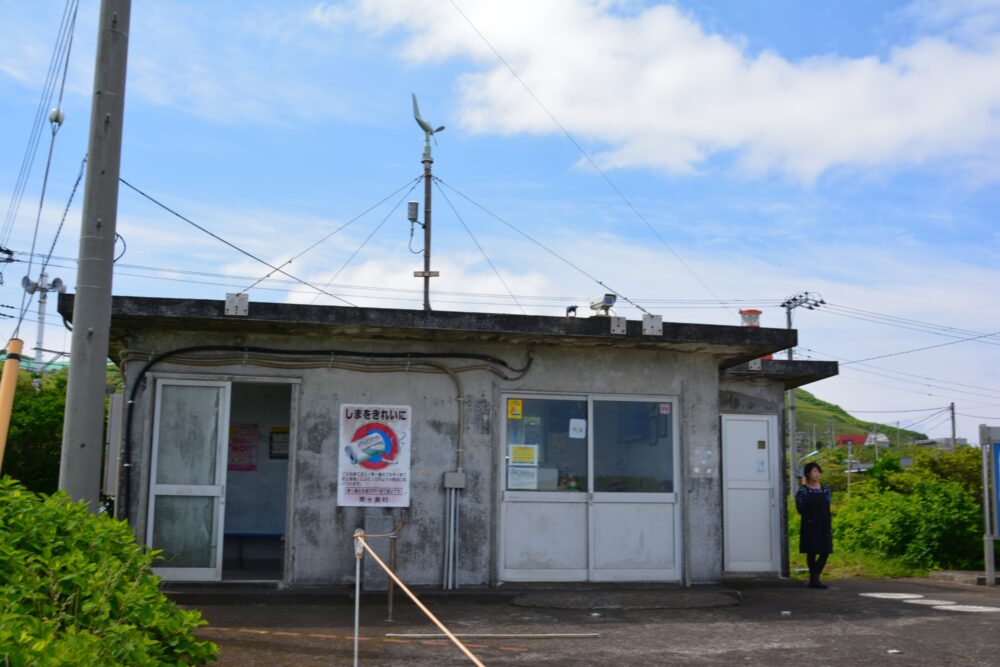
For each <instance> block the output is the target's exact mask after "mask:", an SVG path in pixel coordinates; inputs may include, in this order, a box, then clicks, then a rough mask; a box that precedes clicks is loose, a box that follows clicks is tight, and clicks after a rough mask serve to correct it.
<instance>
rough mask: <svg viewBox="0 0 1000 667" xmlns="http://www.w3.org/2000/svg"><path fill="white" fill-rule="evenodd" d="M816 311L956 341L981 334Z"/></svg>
mask: <svg viewBox="0 0 1000 667" xmlns="http://www.w3.org/2000/svg"><path fill="white" fill-rule="evenodd" d="M816 310H818V311H820V312H822V313H825V314H827V315H835V316H837V317H846V318H849V319H852V320H860V321H862V322H871V323H873V324H881V325H883V326H889V327H896V328H897V329H909V330H910V331H919V332H921V333H929V334H932V335H934V336H946V337H948V338H956V339H960V340H964V339H967V338H968V335H969V334H973V335H975V334H980V333H981V332H977V331H970V332H968V333H966V334H965V335H959V334H954V333H946V332H944V331H938V330H936V329H935V328H930V327H926V326H914V325H909V324H904V323H899V322H894V321H885V320H881V319H876V318H872V317H868V316H864V315H855V314H850V313H847V312H840V311H839V310H836V309H826V308H818V309H816ZM995 335H997V334H985V335H983V336H981V338H988V337H991V336H995ZM977 342H979V343H983V344H985V345H1000V340H995V341H994V340H977Z"/></svg>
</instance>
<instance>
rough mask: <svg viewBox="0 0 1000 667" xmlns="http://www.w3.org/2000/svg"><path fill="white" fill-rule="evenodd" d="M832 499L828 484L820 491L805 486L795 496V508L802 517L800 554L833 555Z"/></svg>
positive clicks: (821, 487)
mask: <svg viewBox="0 0 1000 667" xmlns="http://www.w3.org/2000/svg"><path fill="white" fill-rule="evenodd" d="M830 499H831V494H830V487H828V486H827V485H826V484H822V485H820V488H818V489H810V488H809V487H808V486H806V485H805V484H803V485H801V486H800V487H799V491H798V493H796V494H795V508H796V509H797V510H798V511H799V514H801V515H802V527H801V529H800V530H799V552H800V553H804V554H832V553H833V531H832V529H831V527H830Z"/></svg>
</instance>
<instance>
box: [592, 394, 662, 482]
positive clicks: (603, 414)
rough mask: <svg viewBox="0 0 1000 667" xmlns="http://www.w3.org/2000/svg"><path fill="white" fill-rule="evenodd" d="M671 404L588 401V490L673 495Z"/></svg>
mask: <svg viewBox="0 0 1000 667" xmlns="http://www.w3.org/2000/svg"><path fill="white" fill-rule="evenodd" d="M670 413H671V404H670V403H667V402H646V401H594V491H601V492H609V491H610V492H623V493H673V490H674V465H673V463H674V440H673V433H672V422H671V414H670Z"/></svg>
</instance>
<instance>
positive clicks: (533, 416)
mask: <svg viewBox="0 0 1000 667" xmlns="http://www.w3.org/2000/svg"><path fill="white" fill-rule="evenodd" d="M506 403H507V404H506V406H505V408H506V410H507V443H506V444H507V454H506V455H507V464H508V465H507V489H508V490H510V491H586V490H587V487H588V483H589V480H588V478H587V401H585V400H566V399H552V398H517V397H509V398H507V399H506Z"/></svg>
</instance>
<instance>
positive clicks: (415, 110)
mask: <svg viewBox="0 0 1000 667" xmlns="http://www.w3.org/2000/svg"><path fill="white" fill-rule="evenodd" d="M410 94H411V95H412V96H413V118H414V120H416V121H417V125H419V126H420V129H421V130H423V131H424V132H429V133H430V134H434V128H432V127H431V124H430V123H428V122H427V121H426V120H424V119H423V117H421V115H420V107H419V106H417V95H416V93H410Z"/></svg>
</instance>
